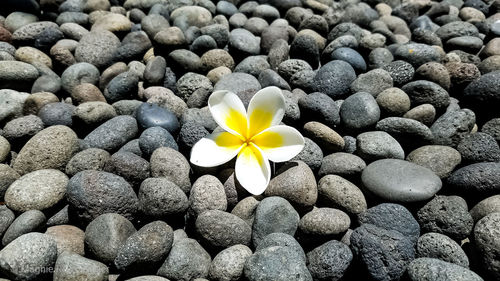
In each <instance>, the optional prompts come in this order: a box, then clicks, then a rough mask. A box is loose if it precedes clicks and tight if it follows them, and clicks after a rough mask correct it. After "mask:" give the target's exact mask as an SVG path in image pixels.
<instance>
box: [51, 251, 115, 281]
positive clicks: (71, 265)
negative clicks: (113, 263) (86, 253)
mask: <svg viewBox="0 0 500 281" xmlns="http://www.w3.org/2000/svg"><path fill="white" fill-rule="evenodd" d="M108 274H109V269H108V267H107V266H106V265H104V264H103V263H100V262H98V261H95V260H91V259H87V258H84V257H82V256H81V255H79V254H75V253H72V252H64V253H62V254H60V255H59V256H58V258H57V262H56V264H55V267H54V280H107V279H108ZM80 278H82V279H80Z"/></svg>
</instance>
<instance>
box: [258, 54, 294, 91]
mask: <svg viewBox="0 0 500 281" xmlns="http://www.w3.org/2000/svg"><path fill="white" fill-rule="evenodd" d="M266 64H267V65H266V67H270V66H269V64H268V63H267V60H266ZM250 67H251V65H250ZM258 77H259V83H260V85H261V86H262V87H263V88H265V87H269V86H276V87H278V88H280V89H283V90H288V91H291V90H292V89H291V88H290V85H288V82H286V81H285V79H283V78H282V77H281V76H280V75H279V74H278V73H277V72H275V71H274V70H271V69H265V70H263V71H261V72H260V74H259V75H258Z"/></svg>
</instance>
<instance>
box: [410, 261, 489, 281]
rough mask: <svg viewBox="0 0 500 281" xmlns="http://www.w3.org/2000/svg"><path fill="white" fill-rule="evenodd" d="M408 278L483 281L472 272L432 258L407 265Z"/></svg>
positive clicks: (426, 280)
mask: <svg viewBox="0 0 500 281" xmlns="http://www.w3.org/2000/svg"><path fill="white" fill-rule="evenodd" d="M408 277H409V280H411V281H431V280H438V279H439V280H443V281H483V278H481V277H480V276H479V275H477V274H476V273H474V272H473V271H471V270H469V269H467V268H465V267H462V266H460V265H456V264H454V263H449V262H445V261H442V260H439V259H433V258H418V259H415V260H413V261H412V262H411V263H410V264H409V265H408Z"/></svg>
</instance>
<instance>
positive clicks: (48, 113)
mask: <svg viewBox="0 0 500 281" xmlns="http://www.w3.org/2000/svg"><path fill="white" fill-rule="evenodd" d="M74 111H75V106H74V105H72V104H68V103H64V102H54V103H49V104H46V105H44V106H43V107H42V108H40V111H38V117H40V119H42V122H43V124H44V125H45V126H47V127H48V126H54V125H64V126H68V127H71V126H72V125H73V118H72V117H73V113H74Z"/></svg>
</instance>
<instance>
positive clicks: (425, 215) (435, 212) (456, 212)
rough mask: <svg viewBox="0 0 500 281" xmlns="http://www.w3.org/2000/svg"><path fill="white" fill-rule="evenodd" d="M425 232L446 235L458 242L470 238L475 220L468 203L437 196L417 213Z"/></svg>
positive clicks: (452, 197)
mask: <svg viewBox="0 0 500 281" xmlns="http://www.w3.org/2000/svg"><path fill="white" fill-rule="evenodd" d="M417 220H418V222H419V223H420V225H421V227H422V230H423V231H424V232H437V233H441V234H445V235H447V236H449V237H451V238H453V239H455V240H457V241H460V240H462V239H465V238H466V237H468V236H469V234H470V233H471V231H472V228H473V226H474V220H473V219H472V216H471V215H470V214H469V212H468V207H467V202H465V200H464V199H463V198H462V197H459V196H454V195H453V196H442V195H440V196H436V197H434V199H432V200H431V201H429V202H428V203H427V204H425V206H423V207H422V208H421V209H420V210H419V211H418V212H417Z"/></svg>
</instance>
